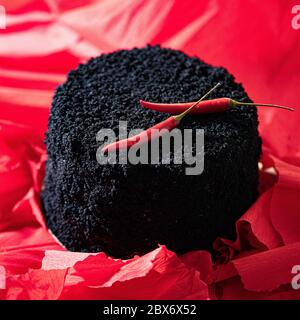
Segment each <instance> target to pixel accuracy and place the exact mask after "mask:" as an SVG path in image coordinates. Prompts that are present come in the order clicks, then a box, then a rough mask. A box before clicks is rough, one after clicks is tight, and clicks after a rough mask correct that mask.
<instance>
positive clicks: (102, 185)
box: [42, 46, 261, 258]
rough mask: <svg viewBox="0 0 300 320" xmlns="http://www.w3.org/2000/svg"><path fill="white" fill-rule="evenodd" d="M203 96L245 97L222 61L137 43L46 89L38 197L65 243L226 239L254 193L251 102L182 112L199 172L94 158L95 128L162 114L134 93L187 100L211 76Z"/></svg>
mask: <svg viewBox="0 0 300 320" xmlns="http://www.w3.org/2000/svg"><path fill="white" fill-rule="evenodd" d="M218 81H220V82H221V83H222V87H221V88H220V89H218V90H217V91H216V92H215V93H214V94H212V97H222V96H227V97H231V98H234V99H237V100H244V101H249V99H248V97H247V95H246V93H245V92H244V90H243V88H242V87H241V85H239V84H237V83H235V82H234V79H233V77H232V76H231V75H230V74H229V73H228V72H227V71H226V70H225V69H223V68H213V67H211V66H209V65H207V64H205V63H203V62H202V61H200V60H199V59H197V58H190V57H188V56H186V55H185V54H183V53H182V52H179V51H174V50H168V49H161V48H160V47H157V46H156V47H146V48H143V49H134V50H130V51H126V50H123V51H118V52H115V53H112V54H109V55H102V56H100V57H98V58H95V59H91V60H90V61H89V62H88V63H87V64H85V65H80V66H79V67H78V69H77V70H75V71H72V72H70V74H69V77H68V80H67V81H66V83H64V84H63V85H61V86H60V87H59V88H58V89H57V92H56V95H55V98H54V101H53V105H52V108H51V114H50V118H49V127H48V132H47V135H46V145H47V152H48V161H47V169H46V178H45V183H44V191H43V193H42V202H43V206H44V213H45V217H46V221H47V224H48V227H49V228H50V229H51V230H52V232H53V233H54V234H55V235H56V236H57V237H58V239H59V240H60V241H61V242H62V243H63V244H64V245H65V246H66V247H67V248H68V249H70V250H76V251H99V250H102V251H104V252H106V253H107V254H109V255H111V256H113V257H121V258H127V257H131V256H133V255H134V254H143V253H146V252H148V251H149V250H152V249H154V248H156V247H157V245H158V244H165V245H167V247H168V248H169V249H171V250H174V251H176V252H177V253H179V254H181V253H184V252H186V251H189V250H194V249H211V247H212V243H213V240H214V239H215V238H216V237H218V236H222V237H229V238H233V237H234V234H235V221H236V220H237V219H238V218H239V217H240V216H241V215H242V214H243V213H244V212H245V211H246V210H247V208H249V206H250V205H251V204H252V203H253V202H254V201H255V199H256V197H257V194H258V193H257V186H258V168H257V163H258V158H259V155H260V152H261V141H260V138H259V135H258V131H257V126H258V120H257V113H256V108H248V107H243V108H238V109H235V110H231V111H227V112H224V113H220V114H209V115H201V116H189V117H187V118H186V119H185V120H184V121H183V122H182V124H181V125H180V128H193V129H196V128H198V129H204V130H205V165H204V168H205V169H204V173H203V174H202V175H199V176H187V175H185V165H184V164H183V165H172V164H170V165H149V166H147V165H137V166H133V165H114V166H112V165H106V166H102V165H99V164H98V163H97V161H96V150H97V148H98V147H99V144H98V143H97V142H96V133H97V132H98V131H99V130H100V129H101V128H112V129H117V127H118V121H119V120H128V121H129V128H128V129H132V128H148V127H150V126H152V125H154V124H155V123H157V122H159V121H162V120H163V119H165V118H166V117H168V115H166V114H162V113H158V112H155V111H151V110H144V109H142V108H141V107H140V106H139V100H140V99H144V100H150V101H162V102H179V101H193V100H197V99H198V98H199V96H201V95H202V94H204V93H205V92H206V91H208V90H209V89H210V88H211V87H212V86H213V85H215V84H216V82H218Z"/></svg>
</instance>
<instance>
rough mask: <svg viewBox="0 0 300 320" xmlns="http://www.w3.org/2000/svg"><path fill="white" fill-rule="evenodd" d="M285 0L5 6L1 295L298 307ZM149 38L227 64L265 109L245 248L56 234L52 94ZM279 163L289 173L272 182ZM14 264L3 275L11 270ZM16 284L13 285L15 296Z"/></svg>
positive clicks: (295, 151)
mask: <svg viewBox="0 0 300 320" xmlns="http://www.w3.org/2000/svg"><path fill="white" fill-rule="evenodd" d="M295 4H297V1H280V0H277V1H276V0H265V1H259V0H248V1H241V0H240V1H236V0H211V1H199V0H198V1H196V0H185V1H179V0H178V1H176V0H168V1H161V0H131V1H118V0H86V1H84V0H76V1H67V0H5V1H3V0H0V5H2V6H4V7H5V8H6V13H7V15H6V23H7V28H6V29H4V30H0V266H2V267H1V268H0V298H1V299H300V290H294V289H293V288H292V286H291V281H292V278H293V276H294V275H293V274H292V267H293V266H294V265H300V208H299V198H300V144H299V141H300V139H299V138H300V131H299V130H298V123H299V120H300V115H299V104H300V91H299V90H298V85H299V82H300V63H299V56H300V41H299V39H300V30H294V29H293V28H292V25H291V20H292V18H293V15H292V13H291V10H292V7H293V5H295ZM147 43H151V44H156V43H160V44H162V45H163V46H167V47H172V48H175V49H181V50H183V51H185V52H186V53H188V54H191V55H197V56H199V57H201V58H202V59H204V60H205V61H206V62H208V63H212V64H214V65H222V66H224V67H226V68H227V69H228V70H229V71H230V72H231V73H232V74H234V75H235V76H236V79H237V81H239V82H242V83H243V85H244V87H245V88H246V90H247V92H248V93H249V95H250V97H251V98H252V99H253V100H257V101H264V102H269V103H277V104H285V105H288V106H293V107H295V109H296V111H295V112H294V113H289V112H285V111H281V110H275V109H267V108H266V109H263V108H261V109H260V110H259V119H260V126H259V130H260V133H261V135H262V138H263V146H264V156H263V158H262V163H263V168H262V170H261V185H260V189H261V196H260V197H259V199H258V200H257V201H256V203H255V204H253V206H252V207H251V208H250V209H249V210H248V211H247V212H246V213H245V214H244V216H243V217H242V218H241V219H240V220H239V221H237V223H236V229H237V239H236V241H234V242H232V241H228V240H226V239H216V241H215V244H214V245H215V249H216V250H217V252H218V259H217V261H216V262H215V263H213V262H212V260H211V256H210V254H209V253H208V252H205V251H197V252H190V253H188V254H185V255H184V256H181V257H177V256H176V255H175V254H174V253H173V252H171V251H169V250H168V249H167V248H166V247H164V246H163V245H162V246H161V247H159V248H157V249H156V250H154V251H152V252H150V253H148V254H147V255H145V256H142V257H135V258H134V259H131V260H126V261H122V260H114V259H111V258H109V257H107V256H106V255H105V254H104V253H98V254H86V253H70V252H67V251H66V250H65V249H64V248H63V247H61V246H60V245H59V244H58V243H57V242H56V241H55V239H54V238H53V237H52V235H51V234H50V233H49V232H48V230H47V228H46V226H45V223H44V220H43V217H42V215H41V210H40V203H39V196H38V195H39V192H40V189H41V185H42V180H43V174H44V164H45V159H46V154H45V149H44V145H43V142H42V141H43V135H44V132H45V130H46V125H47V117H48V114H49V106H50V104H51V98H52V95H53V91H54V88H55V87H56V86H57V85H58V84H59V83H61V82H62V81H64V79H65V77H66V73H67V72H68V71H69V70H70V69H72V68H75V67H76V66H77V64H78V63H79V62H83V61H86V59H88V58H89V57H91V56H95V55H97V54H100V53H102V52H110V51H113V50H115V49H118V48H132V47H133V46H143V45H145V44H147ZM270 167H275V168H276V171H277V177H276V176H274V175H273V174H272V172H271V173H270ZM3 267H4V268H3ZM4 284H5V288H4Z"/></svg>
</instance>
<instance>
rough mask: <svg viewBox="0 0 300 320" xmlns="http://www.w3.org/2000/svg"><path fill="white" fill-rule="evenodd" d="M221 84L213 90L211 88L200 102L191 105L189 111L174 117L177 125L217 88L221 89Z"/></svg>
mask: <svg viewBox="0 0 300 320" xmlns="http://www.w3.org/2000/svg"><path fill="white" fill-rule="evenodd" d="M220 85H221V84H220V82H218V83H217V84H216V85H215V86H214V87H213V88H211V89H210V90H209V91H208V92H206V93H205V95H204V96H202V97H201V98H200V99H199V100H198V101H196V102H195V103H194V104H193V105H191V106H190V107H189V108H188V109H186V110H185V111H183V112H182V113H180V114H179V115H177V116H173V118H174V119H175V120H176V122H177V123H179V122H180V121H181V120H182V119H183V118H184V117H185V116H186V115H187V114H188V113H190V112H191V111H192V109H193V108H194V107H196V106H197V105H198V104H199V103H200V102H201V101H202V100H204V99H205V98H206V97H207V96H208V95H209V94H210V93H211V92H212V91H214V90H215V89H216V88H217V87H219V86H220Z"/></svg>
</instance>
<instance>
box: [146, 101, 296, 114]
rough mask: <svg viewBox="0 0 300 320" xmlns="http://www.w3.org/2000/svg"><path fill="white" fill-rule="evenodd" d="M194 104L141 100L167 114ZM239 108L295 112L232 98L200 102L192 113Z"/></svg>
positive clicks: (177, 111)
mask: <svg viewBox="0 0 300 320" xmlns="http://www.w3.org/2000/svg"><path fill="white" fill-rule="evenodd" d="M193 103H194V102H184V103H153V102H148V101H144V100H140V104H141V105H142V106H143V107H144V108H146V109H151V110H156V111H160V112H165V113H171V114H178V113H180V112H183V111H184V110H186V109H188V108H189V107H190V106H191V105H193ZM238 106H263V107H273V108H281V109H285V110H289V111H294V109H293V108H289V107H284V106H279V105H276V104H269V103H248V102H239V101H235V100H233V99H230V98H218V99H212V100H205V101H202V102H200V103H199V104H198V105H197V106H196V107H195V108H194V109H193V110H192V111H191V113H193V114H203V113H213V112H223V111H226V110H229V109H231V108H235V107H238Z"/></svg>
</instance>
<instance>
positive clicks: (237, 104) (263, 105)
mask: <svg viewBox="0 0 300 320" xmlns="http://www.w3.org/2000/svg"><path fill="white" fill-rule="evenodd" d="M230 106H231V107H238V106H262V107H272V108H279V109H285V110H289V111H294V110H295V109H294V108H289V107H285V106H280V105H277V104H271V103H250V102H239V101H236V100H233V99H230Z"/></svg>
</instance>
